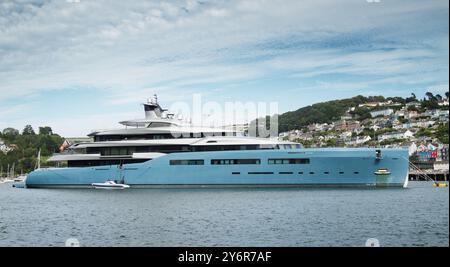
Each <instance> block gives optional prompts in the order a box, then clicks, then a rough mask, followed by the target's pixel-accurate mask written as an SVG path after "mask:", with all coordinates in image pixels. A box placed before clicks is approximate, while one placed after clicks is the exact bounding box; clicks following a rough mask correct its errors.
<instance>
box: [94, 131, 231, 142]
mask: <svg viewBox="0 0 450 267" xmlns="http://www.w3.org/2000/svg"><path fill="white" fill-rule="evenodd" d="M227 135H228V136H236V133H226V132H217V133H179V134H178V133H175V134H172V133H159V134H144V135H143V134H139V135H117V134H115V135H96V136H95V137H94V141H95V142H105V141H122V140H159V139H176V138H204V137H208V136H227Z"/></svg>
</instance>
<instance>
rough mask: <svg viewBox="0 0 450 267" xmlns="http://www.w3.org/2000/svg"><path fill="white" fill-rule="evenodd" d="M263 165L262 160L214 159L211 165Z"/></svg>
mask: <svg viewBox="0 0 450 267" xmlns="http://www.w3.org/2000/svg"><path fill="white" fill-rule="evenodd" d="M243 164H247V165H250V164H252V165H253V164H261V160H260V159H213V160H211V165H243Z"/></svg>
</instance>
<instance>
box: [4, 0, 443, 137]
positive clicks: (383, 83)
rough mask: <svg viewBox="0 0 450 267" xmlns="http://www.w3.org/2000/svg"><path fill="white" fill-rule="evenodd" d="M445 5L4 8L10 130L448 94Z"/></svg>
mask: <svg viewBox="0 0 450 267" xmlns="http://www.w3.org/2000/svg"><path fill="white" fill-rule="evenodd" d="M448 5H449V2H448V1H447V0H426V1H423V0H379V1H372V0H348V1H334V0H260V1H258V0H236V1H234V0H217V1H207V0H202V1H196V0H179V1H176V0H175V1H147V0H133V1H123V0H108V1H106V0H14V1H12V0H0V130H1V129H3V128H6V127H14V128H17V129H20V130H21V129H23V127H24V126H25V125H26V124H31V125H32V126H33V127H34V128H37V127H39V126H50V127H52V128H53V130H54V132H57V133H59V134H61V135H63V136H67V137H74V136H85V135H87V134H88V133H89V132H90V131H91V130H93V129H101V128H115V127H120V125H118V124H117V122H118V121H121V120H126V119H133V118H141V117H143V110H142V106H140V104H141V103H142V102H145V101H146V99H147V98H149V97H150V96H152V95H153V94H158V96H159V99H160V102H161V104H162V105H163V106H170V105H171V103H173V102H176V101H186V102H188V103H192V97H193V95H194V94H201V96H202V100H203V101H217V102H218V103H225V102H227V101H241V102H245V101H254V102H259V101H261V102H274V101H275V102H277V103H278V108H279V112H286V111H291V110H296V109H298V108H301V107H304V106H307V105H311V104H313V103H317V102H322V101H327V100H333V99H341V98H347V97H352V96H356V95H359V94H361V95H365V96H368V95H384V96H402V97H408V96H410V94H411V93H412V92H414V93H415V94H416V95H417V96H423V95H424V94H425V93H426V92H427V91H431V92H433V93H440V94H441V95H443V94H444V93H445V92H446V91H448V88H449V6H448Z"/></svg>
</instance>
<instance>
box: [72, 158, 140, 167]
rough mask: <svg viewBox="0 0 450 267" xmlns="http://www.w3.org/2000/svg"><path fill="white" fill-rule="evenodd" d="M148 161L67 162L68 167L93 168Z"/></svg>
mask: <svg viewBox="0 0 450 267" xmlns="http://www.w3.org/2000/svg"><path fill="white" fill-rule="evenodd" d="M147 160H148V159H122V160H69V161H67V166H68V167H94V166H107V165H120V164H131V163H142V162H145V161H147Z"/></svg>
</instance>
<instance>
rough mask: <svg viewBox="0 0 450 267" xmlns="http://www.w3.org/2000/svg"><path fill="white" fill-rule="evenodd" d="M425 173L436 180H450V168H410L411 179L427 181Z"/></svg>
mask: <svg viewBox="0 0 450 267" xmlns="http://www.w3.org/2000/svg"><path fill="white" fill-rule="evenodd" d="M423 174H426V175H428V176H429V177H431V178H432V179H433V180H435V181H448V178H449V171H448V170H421V171H417V170H410V171H409V180H410V181H425V180H426V179H425V178H424V177H423Z"/></svg>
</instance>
